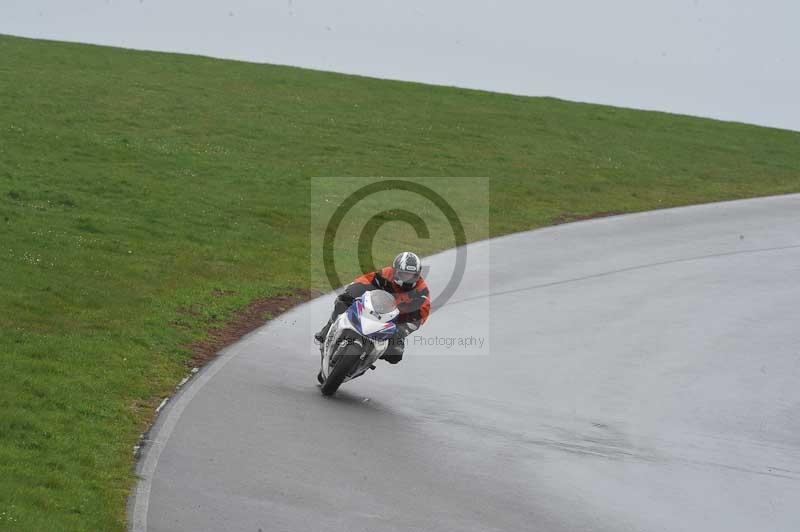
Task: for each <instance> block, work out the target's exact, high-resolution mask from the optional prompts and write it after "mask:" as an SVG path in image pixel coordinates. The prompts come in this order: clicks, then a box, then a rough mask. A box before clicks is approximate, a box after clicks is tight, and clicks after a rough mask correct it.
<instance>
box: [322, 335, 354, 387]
mask: <svg viewBox="0 0 800 532" xmlns="http://www.w3.org/2000/svg"><path fill="white" fill-rule="evenodd" d="M360 357H361V347H360V346H359V345H357V344H350V345H347V346H345V347H344V349H343V351H342V352H341V353H340V354H339V356H338V357H337V360H336V364H335V365H334V366H333V370H331V372H330V373H329V374H328V378H327V379H325V382H323V383H322V386H320V391H321V392H322V395H327V396H330V395H333V394H335V393H336V390H338V389H339V386H341V385H342V382H344V379H345V378H347V375H348V374H349V373H350V372H351V371H352V370H353V369H355V367H356V365H357V364H358V361H359V359H360Z"/></svg>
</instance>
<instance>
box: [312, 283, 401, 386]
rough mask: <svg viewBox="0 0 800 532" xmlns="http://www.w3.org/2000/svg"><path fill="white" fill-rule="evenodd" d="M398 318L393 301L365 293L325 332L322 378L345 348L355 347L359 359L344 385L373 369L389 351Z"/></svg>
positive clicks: (382, 294)
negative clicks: (390, 340)
mask: <svg viewBox="0 0 800 532" xmlns="http://www.w3.org/2000/svg"><path fill="white" fill-rule="evenodd" d="M388 301H391V308H389V306H388ZM399 314H400V311H399V310H398V309H397V306H396V305H395V304H394V297H393V296H391V295H390V294H388V293H387V292H384V291H382V290H374V291H370V292H366V293H364V295H363V296H361V297H359V298H357V299H356V300H355V301H354V302H353V304H352V305H351V306H350V308H349V309H348V310H347V311H346V312H343V313H342V314H340V315H339V317H338V318H337V319H336V321H334V322H333V324H331V327H330V329H329V330H328V334H327V336H326V337H325V342H324V344H323V345H322V363H321V366H322V367H321V373H322V377H323V378H324V379H327V378H328V376H329V375H330V373H331V370H332V369H333V366H334V365H335V364H331V361H332V360H333V359H334V357H335V356H336V354H337V353H338V352H339V350H341V349H342V348H343V347H344V346H346V345H348V344H355V345H358V346H359V350H360V351H361V357H360V359H359V362H358V365H357V366H356V367H355V368H354V370H353V371H351V372H350V374H349V375H348V376H347V377H346V378H345V379H344V381H343V382H347V381H349V380H352V379H355V378H356V377H360V376H361V375H363V374H364V373H365V372H366V371H367V370H368V369H370V368H371V367H372V368H373V369H374V366H373V363H374V362H376V361H377V360H378V359H379V358H380V357H381V356H382V355H383V354H384V353H385V352H386V350H387V349H388V348H389V340H388V339H389V338H390V337H391V336H392V335H393V334H394V332H395V330H396V326H395V324H394V320H395V319H396V318H397V316H398V315H399Z"/></svg>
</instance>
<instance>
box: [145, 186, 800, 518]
mask: <svg viewBox="0 0 800 532" xmlns="http://www.w3.org/2000/svg"><path fill="white" fill-rule="evenodd" d="M453 257H454V253H453V252H452V251H451V252H446V253H443V254H440V255H437V256H435V257H431V258H430V259H429V260H428V261H427V262H428V265H429V266H430V267H431V273H430V276H429V284H430V285H431V288H432V290H433V292H434V296H435V292H436V289H437V287H441V286H442V285H443V284H445V283H446V282H447V278H448V277H449V267H450V265H451V263H452V261H453ZM487 278H488V279H489V281H490V283H487V282H485V281H486V279H487ZM440 289H441V288H440ZM331 301H332V298H331V297H325V298H321V299H319V300H316V301H314V302H312V303H310V304H308V305H304V306H302V307H298V308H297V309H295V310H293V311H291V312H289V313H287V314H285V315H284V316H282V317H280V318H278V319H276V320H273V321H272V322H271V323H269V324H268V325H267V326H265V327H263V328H262V329H260V330H258V331H256V332H255V333H253V334H251V335H249V336H248V337H246V338H245V339H244V340H243V341H241V342H240V343H238V344H236V345H234V346H232V347H231V348H229V349H227V350H225V351H224V352H223V353H222V355H221V356H220V357H219V358H217V359H216V360H215V361H214V362H213V363H212V364H210V365H209V366H207V367H206V368H205V369H203V370H202V371H201V372H200V373H199V374H198V375H197V376H196V377H195V378H194V379H193V380H192V381H191V383H190V384H189V385H188V386H187V387H185V388H184V389H183V390H182V391H181V392H180V393H179V394H178V395H177V396H176V397H174V398H173V399H172V400H171V401H170V402H169V403H168V404H167V406H166V407H165V408H164V410H163V411H162V413H161V415H160V416H159V419H158V422H157V424H156V426H155V427H154V429H153V430H152V431H151V433H150V441H149V442H147V445H146V447H145V449H144V454H143V456H142V459H141V461H140V463H139V472H140V475H141V477H142V480H141V481H140V483H139V485H138V487H137V490H136V496H135V498H134V499H133V500H132V502H131V510H130V511H131V518H132V526H133V530H134V531H135V532H143V531H148V532H179V531H180V532H189V531H191V532H200V531H237V532H238V531H252V532H258V531H262V532H268V531H292V532H299V531H307V530H320V531H322V530H324V531H342V532H345V531H346V532H354V531H370V532H375V531H407V530H416V531H439V530H442V531H476V532H477V531H480V532H486V531H498V530H503V531H520V530H532V531H542V532H547V531H561V530H564V531H566V530H584V531H589V530H590V531H609V532H610V531H614V532H620V531H637V532H641V531H704V532H712V531H720V532H722V531H725V532H731V531H743V532H744V531H747V532H752V531H767V530H769V531H785V532H795V531H797V530H798V529H799V527H800V504H798V502H799V501H800V312H799V310H800V309H799V305H800V195H791V196H783V197H775V198H765V199H757V200H749V201H739V202H731V203H721V204H712V205H704V206H698V207H689V208H681V209H672V210H663V211H655V212H650V213H643V214H636V215H629V216H622V217H615V218H604V219H598V220H593V221H587V222H580V223H574V224H567V225H561V226H556V227H551V228H547V229H543V230H538V231H533V232H528V233H521V234H516V235H512V236H508V237H504V238H499V239H495V240H492V241H487V242H480V243H477V244H474V245H471V246H469V247H468V261H467V271H466V275H465V276H464V279H463V281H462V284H461V285H460V288H459V290H458V292H457V293H456V294H455V295H454V296H453V298H452V299H451V300H450V302H449V303H448V304H447V305H445V306H444V307H443V308H441V309H440V310H439V311H438V312H436V313H434V314H433V316H432V317H431V320H430V323H429V324H428V325H427V326H426V327H425V328H424V329H423V330H422V331H421V333H420V334H421V335H422V336H425V337H427V338H436V337H442V338H459V337H460V338H467V337H475V338H477V337H478V336H481V335H483V336H485V338H484V340H485V342H486V343H485V346H484V348H483V351H484V352H483V353H482V354H470V353H467V352H466V350H461V351H459V348H458V347H457V345H455V344H454V345H448V344H447V343H442V344H441V345H424V346H423V345H415V344H414V343H413V339H412V341H411V344H410V346H409V347H408V349H407V355H406V358H405V360H404V361H403V362H402V363H401V364H399V365H398V366H389V365H388V364H385V363H383V362H381V363H380V366H379V367H378V369H377V371H374V372H369V373H368V374H367V375H365V376H364V377H363V378H360V379H357V380H355V381H353V382H350V383H346V384H344V385H343V386H342V388H341V389H340V391H339V393H338V394H337V395H336V396H335V397H333V398H331V399H327V398H324V397H322V396H321V394H320V393H319V389H318V387H317V385H316V379H315V375H316V371H317V367H318V364H319V356H318V354H316V352H315V348H314V346H313V344H312V342H311V337H310V333H311V331H312V330H314V329H316V328H318V327H319V326H320V325H321V323H322V322H323V321H324V319H325V318H326V317H327V315H328V313H329V312H330V307H331ZM487 319H488V322H485V320H487ZM481 321H482V323H479V322H481Z"/></svg>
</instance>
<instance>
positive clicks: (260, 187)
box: [0, 36, 800, 531]
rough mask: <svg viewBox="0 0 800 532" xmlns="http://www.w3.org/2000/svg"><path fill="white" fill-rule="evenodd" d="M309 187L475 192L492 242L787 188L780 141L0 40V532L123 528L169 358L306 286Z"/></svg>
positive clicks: (786, 144)
mask: <svg viewBox="0 0 800 532" xmlns="http://www.w3.org/2000/svg"><path fill="white" fill-rule="evenodd" d="M332 175H333V176H365V175H366V176H368V175H385V176H398V177H402V176H489V177H491V179H492V181H491V213H490V214H491V218H490V226H491V227H490V231H491V234H492V235H500V234H504V233H509V232H513V231H518V230H523V229H530V228H534V227H540V226H543V225H548V224H551V223H557V222H564V221H568V220H571V219H578V218H581V217H586V216H591V215H593V214H595V213H606V212H631V211H639V210H646V209H653V208H659V207H668V206H676V205H685V204H690V203H700V202H708V201H716V200H723V199H733V198H743V197H750V196H760V195H767V194H780V193H786V192H798V191H800V134H798V133H793V132H789V131H781V130H775V129H766V128H759V127H755V126H748V125H743V124H734V123H723V122H717V121H712V120H704V119H697V118H690V117H684V116H675V115H668V114H663V113H652V112H641V111H632V110H626V109H619V108H612V107H604V106H597V105H585V104H577V103H569V102H564V101H559V100H555V99H550V98H523V97H515V96H508V95H499V94H491V93H485V92H479V91H465V90H456V89H450V88H442V87H430V86H425V85H419V84H412V83H399V82H388V81H380V80H375V79H367V78H358V77H352V76H345V75H337V74H330V73H322V72H313V71H306V70H301V69H295V68H287V67H276V66H266V65H253V64H246V63H238V62H231V61H221V60H214V59H208V58H202V57H190V56H178V55H171V54H159V53H146V52H136V51H127V50H119V49H112V48H103V47H95V46H85V45H76V44H63V43H52V42H44V41H32V40H27V39H20V38H12V37H2V36H0V471H2V474H0V529H13V530H26V531H28V530H29V531H42V530H76V531H77V530H92V531H99V530H103V531H106V530H108V531H115V530H117V531H118V530H123V528H124V523H125V498H126V496H127V494H128V492H129V489H130V487H131V485H132V482H133V475H132V460H133V456H132V452H131V450H132V447H133V445H134V444H135V443H136V440H137V437H138V435H139V433H140V432H141V431H142V430H143V429H144V428H145V427H146V426H147V424H148V423H149V421H150V420H151V417H152V412H153V408H154V406H155V404H156V403H157V401H158V399H159V398H161V397H163V396H164V395H165V394H168V393H169V392H170V390H172V388H173V386H174V385H175V384H176V383H177V382H178V381H179V380H180V379H181V378H182V377H183V376H184V375H185V374H186V372H187V369H186V367H187V364H190V363H191V360H192V358H193V355H194V353H193V352H192V349H191V348H190V347H187V346H192V345H197V343H198V342H200V343H202V342H203V341H205V340H207V339H208V338H210V337H211V336H213V334H212V335H211V336H209V334H208V331H209V330H213V329H219V328H220V327H223V326H224V325H225V323H227V322H228V321H229V320H230V318H231V316H233V315H234V313H235V312H236V311H237V310H240V309H244V308H247V307H248V305H249V304H250V303H251V302H252V301H255V300H258V299H259V298H270V297H273V296H280V295H285V294H290V293H295V292H296V291H297V290H298V289H304V288H307V287H308V256H309V223H308V218H309V214H310V213H309V201H308V198H309V196H310V178H311V177H312V176H332ZM430 245H431V247H432V248H436V246H437V245H438V246H441V245H443V243H441V242H435V241H434V242H431V243H430ZM387 252H388V251H387ZM265 317H266V316H264V315H261V318H262V319H263V318H265Z"/></svg>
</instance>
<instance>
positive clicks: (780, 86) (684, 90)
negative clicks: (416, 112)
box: [0, 0, 800, 130]
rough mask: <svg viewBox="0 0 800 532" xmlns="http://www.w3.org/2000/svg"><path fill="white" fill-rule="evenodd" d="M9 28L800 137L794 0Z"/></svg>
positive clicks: (311, 6) (280, 5)
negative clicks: (721, 122) (692, 118)
mask: <svg viewBox="0 0 800 532" xmlns="http://www.w3.org/2000/svg"><path fill="white" fill-rule="evenodd" d="M0 33H7V34H14V35H24V36H31V37H43V38H51V39H59V40H69V41H80V42H91V43H99V44H109V45H114V46H124V47H130V48H141V49H150V50H167V51H178V52H190V53H197V54H203V55H211V56H215V57H225V58H235V59H242V60H247V61H257V62H267V63H280V64H288V65H297V66H304V67H310V68H317V69H324V70H334V71H339V72H348V73H354V74H365V75H371V76H377V77H386V78H394V79H404V80H414V81H423V82H430V83H438V84H446V85H457V86H462V87H474V88H482V89H488V90H495V91H501V92H511V93H516V94H526V95H536V96H539V95H546V96H556V97H560V98H565V99H569V100H579V101H587V102H599V103H608V104H613V105H620V106H624V107H636V108H643V109H658V110H664V111H671V112H676V113H685V114H693V115H701V116H710V117H715V118H722V119H726V120H736V121H742V122H751V123H757V124H764V125H771V126H775V127H783V128H788V129H795V130H800V96H798V95H800V2H799V1H798V0H660V1H654V0H606V1H598V0H551V1H548V2H545V1H542V0H425V1H423V0H403V1H402V2H401V1H398V0H394V1H390V0H335V1H333V0H227V1H225V2H221V1H216V2H212V1H210V0H0Z"/></svg>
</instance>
